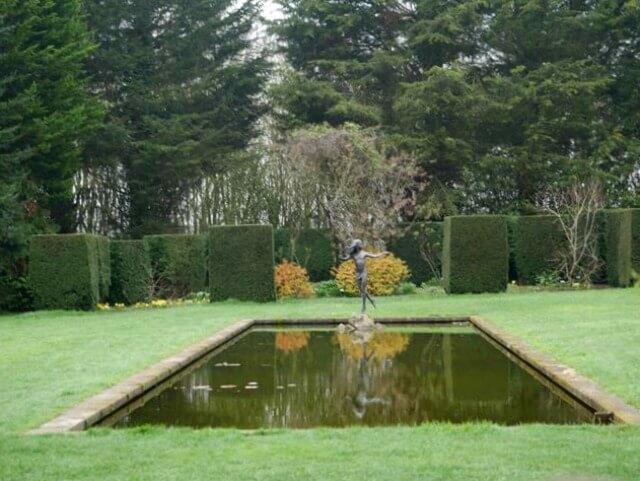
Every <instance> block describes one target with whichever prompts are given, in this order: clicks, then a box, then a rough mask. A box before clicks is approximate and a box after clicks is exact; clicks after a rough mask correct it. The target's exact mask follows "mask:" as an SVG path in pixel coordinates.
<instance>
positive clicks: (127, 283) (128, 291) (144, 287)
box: [109, 240, 151, 305]
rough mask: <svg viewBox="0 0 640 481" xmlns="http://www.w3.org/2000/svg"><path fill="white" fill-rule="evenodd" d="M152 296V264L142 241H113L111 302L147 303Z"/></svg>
mask: <svg viewBox="0 0 640 481" xmlns="http://www.w3.org/2000/svg"><path fill="white" fill-rule="evenodd" d="M150 296H151V263H150V261H149V252H148V250H147V246H146V244H145V243H144V242H143V241H141V240H121V241H111V289H110V293H109V301H110V302H112V303H123V304H127V305H131V304H135V303H137V302H146V301H148V300H149V297H150Z"/></svg>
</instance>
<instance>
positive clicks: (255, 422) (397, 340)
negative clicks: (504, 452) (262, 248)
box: [115, 327, 590, 428]
mask: <svg viewBox="0 0 640 481" xmlns="http://www.w3.org/2000/svg"><path fill="white" fill-rule="evenodd" d="M361 341H362V339H354V338H353V336H350V335H349V334H339V333H337V332H336V330H335V328H322V329H317V328H312V329H286V330H285V329H282V330H280V329H253V330H251V331H250V332H249V333H248V334H246V335H244V336H242V337H240V338H239V339H238V340H237V341H236V342H234V343H232V344H230V345H229V346H228V347H226V348H225V349H223V350H221V351H220V352H217V353H214V354H213V355H212V356H210V357H209V358H208V359H205V360H203V362H202V363H201V365H199V366H198V367H196V368H195V369H193V370H192V371H191V372H186V373H185V374H184V375H183V376H182V377H180V378H178V379H175V380H172V381H171V384H169V385H168V387H166V389H164V390H162V391H161V392H160V393H159V394H158V395H157V396H155V397H153V398H151V399H149V400H147V401H146V402H145V403H144V404H142V405H141V406H139V407H137V408H136V407H135V406H133V407H131V408H129V410H131V409H133V410H132V411H131V412H130V413H129V414H127V415H125V416H124V417H121V418H120V419H119V420H118V421H117V422H116V423H115V426H116V427H128V426H137V425H141V424H166V425H180V426H192V427H206V426H213V427H238V428H267V427H291V428H306V427H314V426H349V425H369V426H380V425H395V424H410V425H413V424H420V423H424V422H429V421H450V422H454V423H460V422H465V421H477V420H487V421H493V422H497V423H501V424H510V425H511V424H519V423H533V422H540V423H560V424H566V423H579V422H587V421H588V420H589V416H590V414H589V413H588V412H587V411H586V410H583V409H582V408H580V407H578V406H575V405H574V403H572V402H571V401H570V400H567V399H566V398H563V397H560V396H559V395H558V394H556V393H555V392H552V391H551V390H550V389H549V388H548V387H546V386H545V385H543V384H541V383H540V382H539V381H538V380H537V379H536V377H534V376H533V375H532V374H530V373H529V372H528V371H527V370H525V369H524V368H522V367H520V366H519V365H518V364H517V363H516V362H514V361H513V360H511V359H509V357H508V356H507V355H506V354H505V353H503V352H502V351H500V350H499V349H497V348H496V347H494V346H493V345H492V344H490V343H489V342H488V341H486V340H485V339H484V338H483V337H482V336H481V335H479V334H477V333H476V332H475V331H474V330H473V329H472V328H467V327H443V328H421V327H410V328H398V327H387V328H385V329H384V330H382V331H379V332H376V333H375V334H373V337H372V338H370V339H368V340H366V341H367V342H366V343H361Z"/></svg>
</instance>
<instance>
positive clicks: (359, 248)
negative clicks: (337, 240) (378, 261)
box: [340, 239, 389, 313]
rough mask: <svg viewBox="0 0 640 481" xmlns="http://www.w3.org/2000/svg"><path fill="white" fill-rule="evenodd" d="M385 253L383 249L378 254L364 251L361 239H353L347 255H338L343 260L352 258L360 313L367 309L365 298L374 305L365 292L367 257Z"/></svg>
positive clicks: (380, 255)
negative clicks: (360, 303)
mask: <svg viewBox="0 0 640 481" xmlns="http://www.w3.org/2000/svg"><path fill="white" fill-rule="evenodd" d="M386 255H389V252H387V251H385V252H381V253H380V254H372V253H371V252H367V251H365V250H364V245H363V244H362V241H361V240H360V239H355V240H354V241H353V242H352V243H351V245H350V246H349V249H348V250H347V255H344V256H341V257H340V258H341V259H342V260H343V261H346V260H347V259H353V263H354V264H355V266H356V281H357V282H358V290H359V291H360V297H361V298H362V310H361V311H360V312H362V313H364V312H365V311H366V310H367V299H369V302H370V303H371V305H372V306H373V307H376V304H375V302H373V299H372V298H371V296H370V295H369V294H368V293H367V279H368V273H367V257H371V258H373V259H375V258H377V257H383V256H386Z"/></svg>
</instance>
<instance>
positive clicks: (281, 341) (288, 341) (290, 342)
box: [275, 331, 310, 354]
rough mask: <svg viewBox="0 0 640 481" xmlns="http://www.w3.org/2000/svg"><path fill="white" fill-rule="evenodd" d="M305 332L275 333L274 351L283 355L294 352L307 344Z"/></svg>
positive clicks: (307, 338)
mask: <svg viewBox="0 0 640 481" xmlns="http://www.w3.org/2000/svg"><path fill="white" fill-rule="evenodd" d="M309 337H310V334H309V332H307V331H290V332H287V331H282V332H277V333H276V343H275V346H276V349H277V350H278V351H281V352H283V353H285V354H288V353H292V352H296V351H298V350H300V349H302V348H303V347H306V346H307V344H309Z"/></svg>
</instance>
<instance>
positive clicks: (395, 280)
mask: <svg viewBox="0 0 640 481" xmlns="http://www.w3.org/2000/svg"><path fill="white" fill-rule="evenodd" d="M367 270H368V272H369V280H368V283H367V291H368V292H369V294H372V295H374V296H390V295H391V294H393V293H394V292H395V290H396V288H397V287H398V286H399V285H400V283H401V282H404V281H406V280H407V279H409V275H410V271H409V268H408V267H407V264H405V262H404V261H403V260H401V259H398V258H397V257H395V256H394V255H393V254H389V255H387V256H384V257H378V258H377V259H372V258H369V259H367ZM355 272H356V271H355V266H354V265H353V260H351V259H349V260H347V261H344V262H343V263H341V264H340V265H339V266H338V267H334V268H333V269H332V271H331V273H332V274H333V277H335V279H336V283H337V284H338V288H340V290H341V291H342V292H344V293H345V294H347V295H348V296H357V295H358V294H359V292H358V284H357V283H356V274H355Z"/></svg>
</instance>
